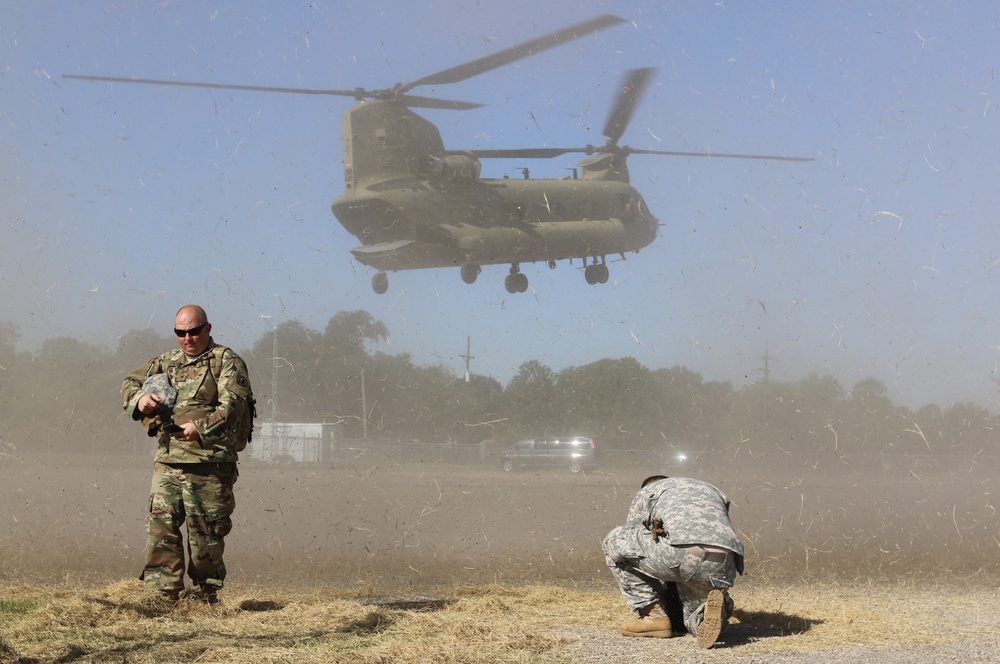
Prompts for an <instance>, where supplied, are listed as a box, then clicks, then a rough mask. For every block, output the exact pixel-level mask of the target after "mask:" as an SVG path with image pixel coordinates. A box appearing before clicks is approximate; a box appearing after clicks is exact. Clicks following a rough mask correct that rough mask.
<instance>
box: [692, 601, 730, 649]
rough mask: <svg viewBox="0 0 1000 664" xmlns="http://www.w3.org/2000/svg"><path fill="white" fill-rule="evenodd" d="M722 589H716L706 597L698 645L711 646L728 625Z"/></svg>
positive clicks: (701, 646)
mask: <svg viewBox="0 0 1000 664" xmlns="http://www.w3.org/2000/svg"><path fill="white" fill-rule="evenodd" d="M725 599H726V598H725V595H723V594H722V591H721V590H718V589H715V590H711V591H709V593H708V597H707V598H706V599H705V614H704V617H703V618H702V621H701V624H700V625H698V647H699V648H711V647H712V646H714V645H715V642H716V641H717V640H718V638H719V634H721V633H722V628H723V627H725V626H726V609H725V605H726V601H725Z"/></svg>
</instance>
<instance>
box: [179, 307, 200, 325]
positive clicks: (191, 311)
mask: <svg viewBox="0 0 1000 664" xmlns="http://www.w3.org/2000/svg"><path fill="white" fill-rule="evenodd" d="M182 313H187V314H188V315H190V316H193V317H194V318H195V320H197V321H198V323H199V324H201V323H207V322H208V314H207V313H205V310H204V309H202V308H201V307H200V306H198V305H197V304H185V305H184V306H183V307H181V308H180V309H178V310H177V315H176V316H175V317H179V316H180V315H181V314H182Z"/></svg>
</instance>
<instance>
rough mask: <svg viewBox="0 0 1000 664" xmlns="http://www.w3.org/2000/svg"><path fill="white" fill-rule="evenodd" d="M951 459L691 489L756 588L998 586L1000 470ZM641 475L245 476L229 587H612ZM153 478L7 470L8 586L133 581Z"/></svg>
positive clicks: (397, 470) (41, 467)
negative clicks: (714, 507)
mask: <svg viewBox="0 0 1000 664" xmlns="http://www.w3.org/2000/svg"><path fill="white" fill-rule="evenodd" d="M946 461H947V462H948V465H947V466H942V467H937V468H930V467H928V468H919V467H917V468H913V467H909V468H902V467H897V468H893V467H887V465H886V464H885V463H867V462H866V463H855V464H853V465H852V466H848V465H845V464H843V463H820V464H818V465H817V466H816V467H815V468H814V467H813V466H811V465H803V464H801V463H799V462H798V461H796V462H795V463H790V464H788V465H787V467H785V468H779V467H777V464H775V463H770V464H767V465H764V466H762V467H761V468H760V469H758V470H750V469H748V468H747V467H746V465H745V464H744V465H742V466H741V465H738V464H734V465H733V466H732V467H729V468H725V467H723V468H713V469H705V470H704V471H703V472H692V473H685V474H688V475H689V476H694V477H699V478H701V479H705V480H707V481H709V482H712V483H714V484H716V485H717V486H719V487H720V488H722V489H723V490H724V491H725V492H726V493H727V494H728V495H729V496H730V498H731V500H732V503H733V505H732V510H731V513H732V518H733V522H734V524H735V525H736V527H737V528H738V529H739V531H740V532H741V533H742V535H743V537H744V542H745V545H746V548H747V578H754V577H756V578H759V579H765V580H768V581H772V580H782V579H790V580H798V579H803V578H822V579H831V580H838V581H843V580H852V579H859V580H871V579H880V578H887V579H895V580H903V581H916V580H919V579H921V578H927V579H935V580H948V579H964V580H967V581H969V582H988V581H989V580H990V579H992V578H996V576H997V574H996V572H997V571H998V567H1000V556H998V555H997V554H1000V528H998V520H997V513H996V508H995V505H996V502H997V500H998V496H997V488H998V486H1000V480H997V479H995V478H996V477H997V471H998V470H1000V468H998V467H997V466H998V464H997V463H996V462H995V461H988V460H984V459H981V458H980V459H964V458H962V459H957V458H956V459H947V460H946ZM684 470H687V469H684ZM692 470H695V469H692ZM668 472H669V471H668ZM644 474H645V471H642V472H640V473H635V472H623V471H608V470H605V471H602V472H596V471H595V472H592V473H589V474H579V475H573V474H571V473H569V472H568V471H565V470H562V469H548V470H527V471H522V472H515V473H503V472H502V471H500V470H499V469H497V468H493V467H463V466H439V465H438V466H436V465H434V464H426V465H410V466H406V467H400V466H398V465H395V464H394V463H393V462H392V460H391V459H386V458H375V459H359V460H358V461H357V462H356V463H352V464H350V465H346V466H342V467H338V468H322V467H317V466H311V465H287V466H261V465H251V464H246V463H244V464H241V473H240V478H239V481H238V483H237V485H236V491H237V509H236V514H235V517H234V530H233V533H232V534H231V535H230V536H229V538H227V564H228V566H229V572H230V579H231V580H232V581H236V582H239V583H243V584H269V583H275V584H282V585H296V584H303V585H310V586H312V585H316V584H321V585H329V586H338V587H343V586H355V585H360V584H374V585H376V586H381V585H383V584H384V585H388V586H393V587H398V586H408V587H420V586H427V585H433V584H435V583H455V582H476V583H480V582H490V581H500V582H525V581H528V582H548V581H551V582H558V583H572V584H577V585H580V586H585V587H595V586H602V585H607V584H610V583H611V577H610V574H609V573H608V572H607V570H606V569H605V567H604V561H603V556H602V555H601V552H600V541H601V539H602V538H603V536H604V535H605V534H606V533H607V532H608V531H609V530H611V529H612V528H613V527H614V526H616V525H617V524H618V523H619V522H620V521H621V520H623V518H624V515H625V513H626V511H627V508H628V504H629V501H630V500H631V497H632V495H633V493H634V490H635V488H636V487H637V486H638V483H639V482H640V480H641V479H642V477H641V475H644ZM675 474H678V475H680V474H682V473H681V472H676V473H675ZM150 476H151V462H150V461H149V460H147V459H133V458H126V459H102V460H96V461H95V460H88V459H86V458H85V457H66V456H52V457H30V456H12V455H6V456H3V457H0V500H2V503H3V505H4V506H5V509H4V510H3V514H2V515H0V518H2V519H3V521H4V523H3V524H2V525H0V556H2V559H3V560H4V565H3V567H2V569H0V581H43V582H53V581H57V582H105V581H111V580H117V579H121V578H125V577H128V576H130V575H134V574H138V572H139V568H140V564H141V555H142V548H143V546H144V544H145V537H144V526H143V519H144V514H145V504H146V501H147V495H148V490H149V481H150Z"/></svg>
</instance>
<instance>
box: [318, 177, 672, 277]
mask: <svg viewBox="0 0 1000 664" xmlns="http://www.w3.org/2000/svg"><path fill="white" fill-rule="evenodd" d="M333 212H334V214H335V215H336V217H337V219H338V220H339V221H340V223H341V224H343V226H344V227H345V228H346V229H347V230H348V231H350V232H351V233H352V234H353V235H354V236H355V237H357V238H358V240H360V241H361V244H362V246H360V247H358V248H356V249H354V250H353V251H352V253H353V255H354V256H355V258H356V259H357V260H358V261H359V262H361V263H363V264H365V265H368V266H370V267H373V268H376V269H378V270H407V269H419V268H431V267H453V266H457V265H464V264H470V263H471V264H479V265H490V264H497V263H528V262H535V261H557V260H563V259H571V258H587V257H598V256H601V257H603V256H605V255H608V254H623V253H627V252H634V251H638V250H639V249H642V248H643V247H645V246H647V245H648V244H650V243H651V242H652V241H653V240H654V239H655V238H656V230H657V220H656V218H655V217H653V215H652V214H651V213H650V212H649V209H648V208H647V207H646V204H645V202H644V201H643V199H642V196H641V195H640V194H639V192H638V191H636V190H635V189H634V188H633V187H632V186H631V185H629V184H627V183H624V182H614V181H605V182H595V181H587V180H578V179H567V180H555V179H551V180H550V179H537V180H527V179H514V178H502V179H476V180H474V181H471V182H448V181H442V180H439V179H434V178H419V177H416V176H413V175H401V177H397V178H389V179H387V180H385V181H382V182H379V183H377V184H374V185H372V186H370V187H365V188H363V189H354V190H352V191H350V192H345V194H344V195H342V196H340V197H338V198H337V199H336V200H335V201H334V203H333Z"/></svg>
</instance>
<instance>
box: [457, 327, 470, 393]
mask: <svg viewBox="0 0 1000 664" xmlns="http://www.w3.org/2000/svg"><path fill="white" fill-rule="evenodd" d="M459 357H461V358H463V359H464V360H465V382H466V383H468V382H470V381H471V380H472V372H471V371H470V370H469V361H470V360H471V359H472V337H471V336H468V337H466V338H465V355H459Z"/></svg>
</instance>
